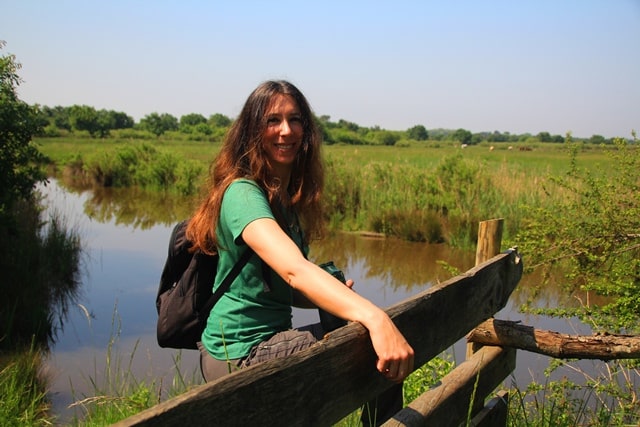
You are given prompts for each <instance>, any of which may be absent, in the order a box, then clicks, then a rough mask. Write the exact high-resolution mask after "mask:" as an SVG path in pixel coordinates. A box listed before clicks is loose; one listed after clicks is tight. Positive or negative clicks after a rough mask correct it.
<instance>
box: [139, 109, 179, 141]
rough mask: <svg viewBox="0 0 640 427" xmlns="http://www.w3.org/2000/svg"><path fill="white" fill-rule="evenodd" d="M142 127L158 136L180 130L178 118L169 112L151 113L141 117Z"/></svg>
mask: <svg viewBox="0 0 640 427" xmlns="http://www.w3.org/2000/svg"><path fill="white" fill-rule="evenodd" d="M140 128H141V129H143V130H146V131H149V132H151V133H153V134H155V135H156V136H160V135H162V134H163V133H165V132H167V131H171V130H178V119H177V118H175V117H174V116H172V115H171V114H168V113H162V114H158V113H151V114H147V115H146V116H144V117H143V118H142V119H140Z"/></svg>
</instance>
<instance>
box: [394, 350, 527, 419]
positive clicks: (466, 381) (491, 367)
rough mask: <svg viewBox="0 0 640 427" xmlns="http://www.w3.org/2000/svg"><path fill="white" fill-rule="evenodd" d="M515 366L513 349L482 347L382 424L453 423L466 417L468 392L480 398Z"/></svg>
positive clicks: (469, 398)
mask: <svg viewBox="0 0 640 427" xmlns="http://www.w3.org/2000/svg"><path fill="white" fill-rule="evenodd" d="M515 366H516V351H515V350H514V349H511V348H500V347H483V348H481V349H480V350H479V351H478V352H476V353H475V354H474V355H473V356H472V357H471V358H470V359H468V360H466V361H464V362H463V363H462V364H460V365H459V366H457V367H456V368H455V369H454V370H453V371H451V372H450V373H449V374H448V375H446V376H445V377H444V378H442V381H441V383H440V384H439V385H438V386H437V387H434V388H432V389H431V390H429V391H427V392H425V393H423V394H422V395H420V396H419V397H418V398H417V399H416V400H414V401H413V402H411V403H410V404H409V405H408V406H407V407H406V408H404V409H403V410H401V411H400V412H398V413H397V414H396V415H395V416H393V418H392V419H390V420H388V421H387V422H386V423H384V424H383V426H384V427H391V426H406V427H415V426H442V427H447V426H452V427H453V426H455V427H457V426H459V425H460V424H461V423H464V422H465V421H466V420H467V412H468V411H467V409H468V408H469V405H474V406H475V404H474V402H472V401H471V397H470V396H472V395H473V394H475V396H477V397H478V398H481V399H482V400H484V396H487V395H488V394H489V393H491V392H492V391H493V390H494V389H495V388H496V387H498V386H499V385H500V383H501V382H502V381H503V380H504V379H505V378H506V377H507V376H508V375H509V374H510V373H511V372H512V371H513V370H514V369H515Z"/></svg>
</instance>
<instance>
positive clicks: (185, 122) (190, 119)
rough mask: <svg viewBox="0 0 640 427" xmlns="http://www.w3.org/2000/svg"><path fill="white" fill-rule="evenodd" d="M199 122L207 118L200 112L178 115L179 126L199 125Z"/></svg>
mask: <svg viewBox="0 0 640 427" xmlns="http://www.w3.org/2000/svg"><path fill="white" fill-rule="evenodd" d="M200 123H207V119H206V118H205V117H204V116H203V115H202V114H198V113H191V114H185V115H184V116H182V117H180V127H181V128H182V127H183V126H195V125H199V124H200Z"/></svg>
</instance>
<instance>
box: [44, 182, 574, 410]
mask: <svg viewBox="0 0 640 427" xmlns="http://www.w3.org/2000/svg"><path fill="white" fill-rule="evenodd" d="M44 192H45V193H46V195H47V196H48V201H47V203H48V206H49V207H50V208H52V209H54V208H55V209H58V210H59V211H62V212H63V213H66V215H67V217H68V218H69V219H70V221H71V223H72V224H76V223H77V226H78V228H79V230H80V232H81V235H82V238H83V240H84V241H83V245H84V247H85V248H87V260H86V265H85V270H86V273H85V275H84V277H83V295H82V297H81V304H82V305H81V306H78V307H76V310H75V311H74V310H72V311H71V312H70V316H69V320H68V322H67V327H66V328H65V330H64V331H63V332H62V333H61V334H60V337H59V340H58V342H57V343H56V345H55V347H54V349H53V352H52V356H51V360H50V363H49V368H50V372H51V374H52V375H53V378H54V381H53V384H52V399H53V404H54V409H55V410H56V411H57V412H59V413H62V414H67V415H68V414H69V411H68V410H67V409H65V408H66V407H67V406H68V405H69V404H70V403H72V402H73V401H74V400H77V399H81V398H82V397H84V396H85V395H91V393H92V392H94V390H92V389H91V385H90V382H89V381H88V378H89V377H93V376H94V375H95V376H96V377H98V378H100V377H101V374H100V372H102V371H103V370H104V365H105V359H106V355H107V349H108V348H109V345H110V342H111V340H112V339H113V338H114V337H116V336H117V337H118V341H117V343H116V345H115V346H114V351H116V352H120V353H121V354H120V357H122V358H123V360H125V361H127V360H128V358H131V370H132V373H133V374H134V375H136V376H139V378H153V379H155V380H156V383H159V382H160V379H163V381H165V383H170V380H171V376H172V375H173V364H174V360H173V358H174V356H175V354H176V353H177V351H173V350H167V349H160V348H159V347H158V346H157V345H156V342H155V322H156V319H157V314H156V312H155V304H154V301H155V294H156V291H157V286H158V280H159V277H160V272H161V269H162V266H163V264H164V260H165V257H166V251H167V244H168V239H169V234H170V232H171V227H172V225H173V224H174V223H175V222H176V221H177V220H178V219H182V218H185V217H188V215H189V213H190V212H191V208H192V203H193V200H190V199H185V198H176V197H170V196H168V195H166V194H156V193H149V192H142V191H136V190H127V189H96V190H90V189H86V188H71V187H65V188H62V187H61V186H60V185H58V183H57V182H56V181H52V182H51V184H50V185H49V186H48V187H47V188H46V189H44ZM310 258H311V259H312V260H314V261H315V262H318V263H320V262H325V261H329V260H333V261H334V262H335V263H336V265H338V266H339V267H340V268H341V269H342V270H343V271H344V272H345V275H346V276H347V277H348V278H352V279H354V280H355V282H356V287H355V289H356V291H357V292H359V293H361V294H362V295H364V296H365V297H367V298H369V299H370V300H372V301H373V302H374V303H375V304H377V305H379V306H381V307H386V306H389V305H391V304H394V303H396V302H399V301H401V300H403V299H405V298H407V297H409V296H411V295H414V294H416V293H418V292H421V291H423V290H424V289H426V288H428V287H429V286H431V285H432V284H434V283H438V282H441V281H444V280H447V279H449V278H450V276H451V275H450V273H449V272H448V271H447V269H445V268H444V267H443V266H442V265H441V264H440V263H439V262H438V261H444V262H446V263H447V264H449V265H451V266H452V267H455V268H457V269H458V270H459V271H466V270H468V269H469V268H471V267H472V266H473V263H474V260H475V254H474V253H472V252H469V251H460V250H455V249H451V248H448V247H447V246H444V245H429V244H424V243H410V242H404V241H399V240H395V239H375V238H366V237H362V236H358V235H355V234H343V233H340V234H335V235H332V236H329V237H328V238H327V239H325V240H323V241H321V242H317V243H314V244H313V245H312V248H311V253H310ZM525 262H526V258H525ZM537 280H538V278H536V277H535V275H532V276H530V277H527V276H525V277H524V278H523V280H522V281H521V284H520V286H519V288H518V289H517V290H516V291H515V292H514V295H513V297H512V299H511V300H510V301H509V303H508V305H507V307H506V308H505V309H504V310H503V311H501V312H500V313H499V315H498V316H497V317H499V318H502V319H506V320H520V319H522V320H523V321H524V322H525V323H527V324H529V325H533V326H536V327H543V328H546V329H553V330H556V331H559V332H568V333H571V332H574V330H573V326H572V325H573V323H574V322H570V321H566V320H560V321H559V320H557V319H548V318H544V317H539V316H523V315H521V314H520V313H518V311H517V307H518V306H519V305H520V304H521V303H522V302H524V301H527V300H528V299H530V298H531V297H532V295H534V294H535V293H534V292H532V291H533V290H536V292H537V291H538V287H537ZM535 295H536V298H539V301H541V303H544V304H547V303H553V302H554V301H557V300H559V298H560V291H559V290H558V289H557V288H555V289H554V288H545V289H542V290H541V292H539V293H537V294H535ZM452 303H454V302H452ZM87 314H89V315H87ZM317 319H318V317H317V311H315V310H295V311H294V319H293V321H294V325H296V326H299V325H302V324H306V323H310V322H316V321H317ZM427 327H437V325H428V326H427ZM136 343H137V344H136ZM456 348H457V349H456V350H455V351H456V354H457V356H456V357H457V359H458V360H460V361H461V360H462V359H463V358H464V356H463V355H464V342H462V341H461V342H460V343H459V344H457V345H456ZM134 349H135V352H136V354H135V357H134V356H131V353H132V352H133V351H134ZM518 354H519V355H518V369H519V370H520V371H519V373H518V375H520V376H521V377H522V378H523V379H522V380H521V381H520V384H521V385H522V386H524V384H526V383H528V381H529V379H530V374H529V372H528V368H532V369H533V370H534V371H533V372H541V371H542V369H543V368H544V367H546V361H547V358H545V357H543V356H537V355H531V354H527V353H525V352H519V353H518ZM183 356H184V357H183V360H182V364H181V370H182V371H183V372H189V373H192V372H195V373H196V377H197V371H198V366H197V363H198V362H197V354H196V352H190V351H186V352H184V353H183ZM71 389H74V390H75V396H73V395H72V393H71Z"/></svg>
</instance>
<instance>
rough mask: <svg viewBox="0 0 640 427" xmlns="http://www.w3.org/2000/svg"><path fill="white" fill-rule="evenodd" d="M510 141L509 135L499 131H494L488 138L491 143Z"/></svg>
mask: <svg viewBox="0 0 640 427" xmlns="http://www.w3.org/2000/svg"><path fill="white" fill-rule="evenodd" d="M508 140H509V133H508V132H507V133H505V134H502V133H500V132H498V131H497V130H494V131H493V133H491V134H489V135H488V137H487V141H489V142H506V141H508Z"/></svg>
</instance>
